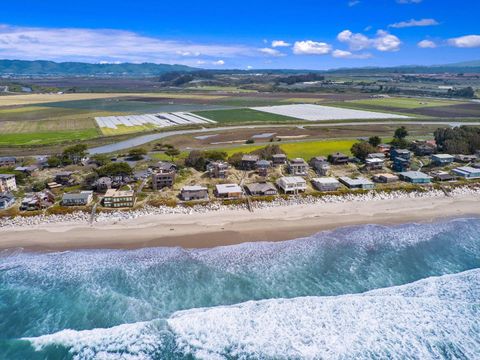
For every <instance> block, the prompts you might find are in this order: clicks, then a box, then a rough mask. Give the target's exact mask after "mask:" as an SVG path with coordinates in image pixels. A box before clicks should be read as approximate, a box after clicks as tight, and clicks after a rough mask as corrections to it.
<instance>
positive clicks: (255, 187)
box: [245, 182, 278, 196]
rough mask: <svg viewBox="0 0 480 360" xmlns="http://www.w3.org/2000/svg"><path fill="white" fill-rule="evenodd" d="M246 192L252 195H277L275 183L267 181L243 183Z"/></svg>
mask: <svg viewBox="0 0 480 360" xmlns="http://www.w3.org/2000/svg"><path fill="white" fill-rule="evenodd" d="M245 189H246V190H247V193H248V194H249V195H252V196H272V195H277V194H278V191H277V188H276V187H275V185H273V184H272V183H269V182H260V183H253V184H247V185H245Z"/></svg>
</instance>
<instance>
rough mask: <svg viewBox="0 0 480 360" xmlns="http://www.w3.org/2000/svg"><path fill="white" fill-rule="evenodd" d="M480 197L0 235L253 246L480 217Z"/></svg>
mask: <svg viewBox="0 0 480 360" xmlns="http://www.w3.org/2000/svg"><path fill="white" fill-rule="evenodd" d="M479 201H480V195H479V194H467V195H456V196H453V197H447V196H444V197H431V198H402V199H385V200H375V201H363V202H362V201H354V202H340V203H325V204H306V205H290V206H278V207H274V208H265V209H256V210H255V211H254V212H253V213H252V212H249V211H247V210H223V211H217V212H214V211H212V212H206V213H193V214H165V215H147V216H143V217H138V218H135V219H127V220H122V221H110V222H104V223H94V224H93V225H91V226H89V225H87V224H85V223H79V224H68V223H67V224H45V225H39V226H35V227H19V228H4V229H2V230H0V248H1V249H7V248H24V249H27V250H33V251H48V250H68V249H85V248H141V247H153V246H181V247H185V248H204V247H214V246H221V245H231V244H238V243H241V242H248V241H280V240H290V239H295V238H299V237H303V236H308V235H312V234H314V233H316V232H319V231H322V230H329V229H334V228H337V227H341V226H350V225H360V224H399V223H407V222H430V221H434V220H437V219H441V218H451V217H467V216H480V205H479V204H480V202H479Z"/></svg>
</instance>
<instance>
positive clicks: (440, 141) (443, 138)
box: [434, 126, 480, 154]
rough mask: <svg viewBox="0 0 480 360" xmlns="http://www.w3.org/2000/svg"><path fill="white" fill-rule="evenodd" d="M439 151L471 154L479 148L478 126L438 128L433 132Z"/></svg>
mask: <svg viewBox="0 0 480 360" xmlns="http://www.w3.org/2000/svg"><path fill="white" fill-rule="evenodd" d="M434 136H435V141H436V142H437V146H438V148H439V149H440V150H441V151H444V152H446V153H452V154H473V153H474V152H475V151H476V150H479V149H480V127H473V126H460V127H456V128H439V129H437V130H435V133H434Z"/></svg>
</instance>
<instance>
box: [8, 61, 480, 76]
mask: <svg viewBox="0 0 480 360" xmlns="http://www.w3.org/2000/svg"><path fill="white" fill-rule="evenodd" d="M198 70H201V69H198V68H194V67H189V66H185V65H169V64H153V63H143V64H131V63H122V64H90V63H82V62H63V63H57V62H53V61H44V60H35V61H26V60H0V75H3V76H5V75H13V76H47V75H48V76H97V77H101V76H104V77H148V76H158V75H161V74H165V73H168V72H191V71H198ZM206 71H211V72H212V73H227V74H232V73H238V72H243V73H259V72H262V73H279V74H282V73H291V74H292V73H305V72H311V70H308V69H304V70H291V69H279V70H278V69H277V70H272V69H263V70H258V69H255V70H235V69H230V70H206ZM312 72H319V73H330V74H336V73H337V74H360V75H362V74H363V75H369V74H372V75H373V74H389V73H416V74H425V73H444V72H453V73H480V60H477V61H468V62H460V63H455V64H446V65H431V66H422V65H406V66H396V67H363V68H339V69H331V70H322V71H320V70H314V71H312Z"/></svg>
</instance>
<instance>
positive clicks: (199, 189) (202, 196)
mask: <svg viewBox="0 0 480 360" xmlns="http://www.w3.org/2000/svg"><path fill="white" fill-rule="evenodd" d="M180 199H182V200H183V201H192V200H208V188H207V187H206V186H200V185H188V186H184V187H183V188H182V190H181V191H180Z"/></svg>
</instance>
